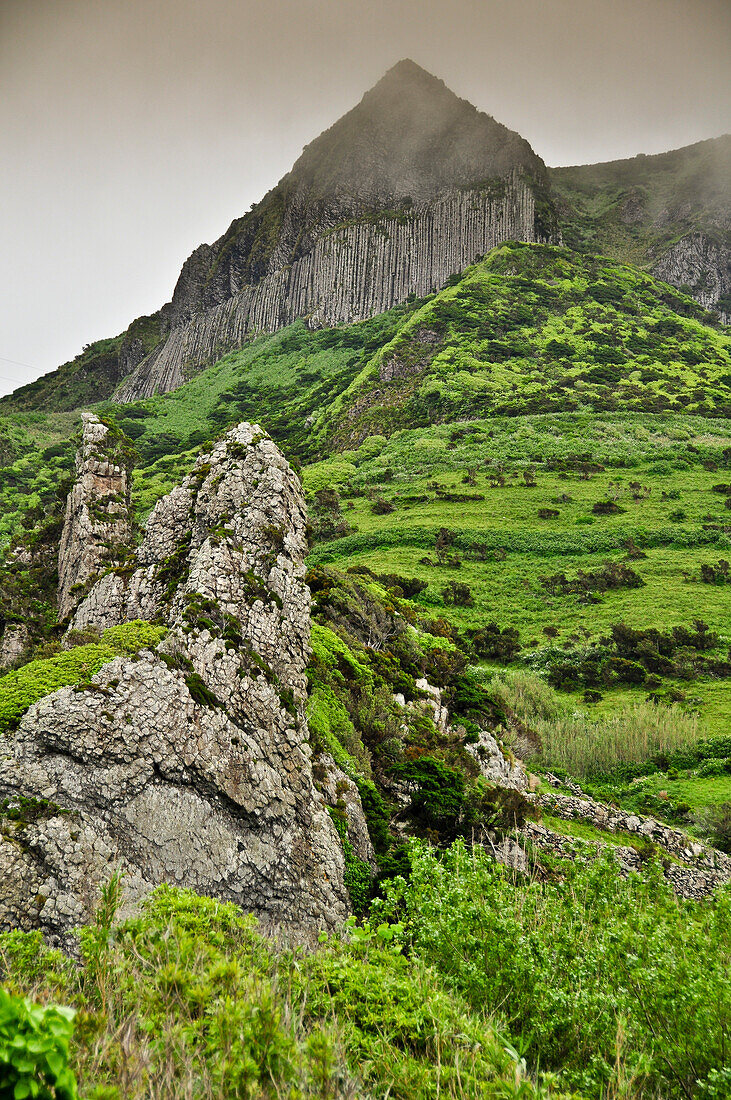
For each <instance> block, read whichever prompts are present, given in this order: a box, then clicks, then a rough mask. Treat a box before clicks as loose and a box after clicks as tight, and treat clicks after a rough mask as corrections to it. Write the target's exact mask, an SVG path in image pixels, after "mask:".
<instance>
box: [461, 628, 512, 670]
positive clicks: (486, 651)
mask: <svg viewBox="0 0 731 1100" xmlns="http://www.w3.org/2000/svg"><path fill="white" fill-rule="evenodd" d="M465 637H466V638H467V639H468V642H469V645H470V646H471V647H472V649H474V651H475V653H476V654H477V656H478V657H482V658H483V660H487V661H490V660H493V661H506V662H508V661H512V660H513V658H514V657H515V656H516V654H517V653H518V652H519V651H520V635H519V633H518V631H517V630H516V629H515V627H512V626H505V627H503V628H502V629H501V628H500V627H499V626H498V624H497V623H496V622H491V623H486V625H485V626H483V627H481V628H480V629H479V630H474V629H473V630H467V631H466V632H465Z"/></svg>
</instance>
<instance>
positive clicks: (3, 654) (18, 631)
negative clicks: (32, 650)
mask: <svg viewBox="0 0 731 1100" xmlns="http://www.w3.org/2000/svg"><path fill="white" fill-rule="evenodd" d="M29 644H30V633H29V631H28V628H27V627H26V626H24V625H23V624H22V623H6V625H5V628H4V630H3V632H2V636H1V637H0V672H2V671H4V670H5V669H7V668H12V667H13V665H15V664H17V663H18V662H19V661H20V659H21V657H22V656H23V654H24V653H25V651H26V650H27V648H28V646H29Z"/></svg>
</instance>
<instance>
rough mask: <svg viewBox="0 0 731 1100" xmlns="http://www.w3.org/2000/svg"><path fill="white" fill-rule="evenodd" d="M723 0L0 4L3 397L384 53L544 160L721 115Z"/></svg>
mask: <svg viewBox="0 0 731 1100" xmlns="http://www.w3.org/2000/svg"><path fill="white" fill-rule="evenodd" d="M730 47H731V4H730V3H729V2H728V0H440V2H435V0H391V2H385V0H357V2H356V0H317V2H308V0H206V2H205V3H202V2H200V0H195V2H194V0H0V126H1V128H2V141H3V148H2V157H0V198H1V199H2V218H1V219H0V291H1V292H2V293H0V392H9V391H10V390H12V389H14V388H15V387H16V386H18V385H21V384H23V383H24V382H27V381H30V380H31V379H32V378H34V377H37V376H38V375H40V374H42V373H45V372H46V371H48V370H51V369H53V368H54V367H56V366H58V365H59V364H60V363H62V362H64V361H65V360H67V359H70V358H72V357H73V356H74V355H75V354H77V353H78V352H79V351H80V350H81V348H82V346H83V345H84V344H86V343H89V342H90V341H92V340H95V339H98V338H100V337H104V336H113V335H116V334H117V333H118V332H121V331H123V330H124V329H125V328H126V327H127V325H128V324H129V322H130V321H131V320H132V319H133V318H135V317H137V316H139V315H140V314H143V313H150V312H153V311H154V310H156V309H157V308H158V307H159V306H160V305H161V304H162V303H163V302H165V301H167V300H169V298H170V296H171V293H172V290H173V286H174V284H175V280H176V278H177V275H178V272H179V270H180V267H181V265H182V263H183V261H184V260H185V258H186V257H187V256H188V255H189V253H190V252H191V251H192V250H193V248H195V247H196V246H197V245H198V244H200V243H201V242H202V241H212V240H214V239H215V238H217V237H218V236H220V234H221V233H222V232H223V231H224V230H225V229H226V227H227V226H228V224H229V223H230V221H231V220H232V219H233V218H235V217H238V216H240V215H241V214H243V213H244V212H245V211H246V210H247V209H248V208H249V207H250V206H251V204H252V203H254V202H256V201H258V200H259V199H260V198H261V197H262V196H263V194H264V193H265V192H266V191H267V190H268V189H269V188H270V187H271V186H273V185H274V184H275V183H276V182H277V180H278V179H279V178H280V177H281V176H282V175H283V174H284V173H285V172H286V171H287V170H288V169H289V168H290V167H291V165H292V163H293V162H294V161H295V160H296V158H297V157H298V156H299V154H300V152H301V150H302V147H303V146H304V145H305V144H307V143H308V142H309V141H311V140H312V139H313V138H314V137H315V136H316V135H317V134H318V133H320V132H321V131H322V130H323V129H325V128H326V127H328V126H329V125H331V123H332V122H334V121H335V119H336V118H338V117H339V116H340V115H342V114H343V113H344V112H345V111H347V110H349V109H350V108H351V107H352V106H353V105H354V104H355V103H357V102H358V101H359V100H360V98H361V96H362V95H363V93H364V92H365V91H366V90H367V89H368V88H369V87H371V86H372V85H373V84H374V83H375V82H376V81H377V80H378V79H379V78H380V77H381V76H382V75H383V73H384V72H385V71H386V69H388V68H389V67H390V66H391V65H393V64H394V62H396V61H397V60H398V59H399V58H401V57H411V58H413V59H414V60H415V61H416V62H418V64H419V65H422V66H423V67H424V68H426V69H428V70H429V71H430V72H432V73H434V74H436V75H437V76H439V77H440V78H441V79H442V80H444V81H445V82H446V83H447V85H448V86H449V87H450V88H452V89H453V90H454V91H455V92H456V93H457V94H458V95H460V96H462V97H464V98H466V99H468V100H470V101H471V102H472V103H474V104H475V105H476V106H477V107H479V108H480V109H481V110H484V111H487V112H488V113H490V114H492V115H493V116H494V117H495V118H496V119H497V120H499V121H500V122H502V123H504V124H505V125H506V126H509V127H510V128H511V129H514V130H517V131H518V132H519V133H520V134H522V135H523V137H525V138H526V139H527V140H528V141H529V142H530V143H531V145H532V146H533V148H534V149H535V150H536V152H537V153H538V154H539V155H540V156H542V157H543V159H544V160H545V161H546V162H547V163H548V164H550V165H560V164H575V163H588V162H593V161H599V160H610V159H614V158H618V157H624V156H632V155H634V154H636V153H638V152H645V153H653V152H660V151H663V150H665V149H670V148H677V147H679V146H682V145H686V144H689V143H691V142H694V141H698V140H700V139H702V138H706V137H713V136H716V135H718V134H720V133H723V132H726V131H728V130H729V129H731V65H729V49H730Z"/></svg>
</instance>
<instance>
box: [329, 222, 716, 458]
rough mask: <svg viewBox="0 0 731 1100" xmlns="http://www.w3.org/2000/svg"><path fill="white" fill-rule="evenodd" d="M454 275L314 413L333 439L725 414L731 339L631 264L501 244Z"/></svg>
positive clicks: (339, 441) (687, 302)
mask: <svg viewBox="0 0 731 1100" xmlns="http://www.w3.org/2000/svg"><path fill="white" fill-rule="evenodd" d="M452 282H453V285H452V286H449V287H447V288H445V289H444V290H443V291H441V292H440V293H439V294H437V295H436V296H435V297H433V298H431V299H429V300H428V301H427V302H426V303H425V304H424V306H423V307H422V308H421V309H419V310H417V311H416V312H414V313H413V314H411V316H410V317H408V319H407V320H406V321H405V322H404V323H403V324H402V326H401V328H400V331H399V332H398V334H397V335H396V336H395V338H394V339H393V340H392V341H391V342H390V343H389V344H387V345H385V346H384V347H383V348H382V349H381V350H380V351H379V352H378V353H377V354H376V355H375V356H374V357H373V360H372V361H371V363H370V364H369V365H368V366H367V367H366V368H365V369H364V371H363V372H362V374H361V375H359V377H358V378H357V379H356V380H355V381H354V382H353V384H352V385H351V386H350V387H349V389H348V390H347V391H346V392H345V393H344V394H343V396H342V397H341V398H338V399H336V401H335V402H333V404H332V406H331V407H330V408H329V409H328V410H327V411H326V412H325V413H324V414H323V415H322V416H321V417H320V418H319V419H318V420H317V422H316V429H320V428H321V429H322V430H323V431H326V432H331V433H332V435H333V439H334V441H335V443H336V445H337V446H338V447H343V446H347V445H348V444H349V443H356V444H357V443H358V442H359V441H360V440H362V439H363V438H364V437H365V436H366V435H369V434H373V433H381V434H384V435H388V434H390V433H391V432H392V431H394V430H395V429H397V428H406V427H415V426H422V425H423V426H427V425H429V424H432V423H434V422H435V421H437V422H439V421H451V420H460V419H465V418H471V417H477V416H486V415H488V414H489V415H505V414H508V415H517V414H521V413H539V412H548V411H550V410H556V411H559V410H560V411H566V410H573V409H576V410H578V409H582V410H595V411H600V410H601V411H607V410H618V409H626V410H637V411H640V410H642V411H647V412H663V411H674V410H681V409H682V410H684V411H686V412H696V413H699V414H702V415H706V416H708V415H711V416H727V415H729V412H731V339H729V337H728V335H726V334H725V333H724V332H723V331H718V329H717V327H713V320H712V318H711V317H710V315H708V314H707V313H706V312H705V311H704V310H703V309H702V307H701V306H699V305H698V303H697V302H695V301H693V300H692V299H690V298H688V297H686V296H684V295H683V294H681V293H679V292H678V291H676V290H674V289H673V288H671V287H669V286H668V285H667V284H663V283H659V282H658V281H657V280H655V279H653V278H651V277H650V276H648V275H643V274H642V273H640V272H639V271H638V270H637V269H636V268H633V267H630V266H628V265H622V264H618V263H616V262H613V261H611V260H607V259H606V258H602V257H595V256H590V257H587V256H581V255H580V254H578V253H575V252H570V251H569V250H567V249H563V248H556V247H552V246H550V245H523V244H508V245H503V246H501V247H498V248H496V249H494V250H493V251H492V252H490V253H489V254H488V256H487V257H486V258H485V260H484V261H483V262H482V263H478V264H476V265H475V266H474V267H471V268H468V269H467V270H466V271H465V272H464V273H463V274H462V276H461V277H460V278H458V279H457V278H455V279H454V280H453V281H452Z"/></svg>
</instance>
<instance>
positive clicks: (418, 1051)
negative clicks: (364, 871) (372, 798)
mask: <svg viewBox="0 0 731 1100" xmlns="http://www.w3.org/2000/svg"><path fill="white" fill-rule="evenodd" d="M102 908H104V906H103V907H102ZM110 916H112V913H111V910H109V909H108V908H106V909H105V911H104V913H103V914H102V916H101V919H98V920H97V922H96V925H95V926H94V927H93V928H91V929H86V930H85V934H84V936H83V939H84V943H85V949H84V951H83V952H82V958H81V960H80V963H79V965H78V966H69V967H68V969H67V970H66V972H65V977H64V981H65V994H64V995H65V997H66V998H67V999H68V1000H70V1001H71V1002H72V1003H74V1004H78V1005H79V1006H80V1007H82V1006H83V1007H84V1008H85V1009H86V1011H85V1012H84V1026H83V1027H79V1028H78V1034H77V1035H76V1036H75V1038H74V1042H73V1057H74V1066H75V1069H76V1075H77V1078H78V1082H79V1088H80V1091H81V1093H82V1095H84V1096H90V1097H92V1096H97V1097H116V1096H117V1095H122V1090H123V1089H126V1087H127V1086H129V1085H131V1088H130V1091H125V1092H124V1095H129V1096H135V1097H138V1096H139V1097H142V1096H145V1097H146V1096H160V1097H163V1096H164V1097H173V1096H174V1097H179V1096H191V1097H193V1096H195V1097H206V1096H208V1097H213V1096H215V1097H231V1098H232V1100H234V1098H236V1100H271V1098H273V1097H277V1096H281V1097H285V1096H286V1097H292V1098H295V1097H297V1098H301V1100H307V1098H312V1100H315V1098H319V1100H325V1098H329V1100H335V1098H336V1097H342V1098H345V1097H356V1096H358V1097H360V1096H363V1097H366V1096H368V1097H371V1096H372V1097H377V1096H378V1097H385V1096H390V1097H393V1098H394V1100H439V1097H447V1096H454V1097H458V1098H460V1097H461V1098H464V1100H467V1098H470V1100H477V1098H478V1097H480V1098H481V1097H487V1096H494V1097H495V1098H496V1100H509V1098H511V1100H518V1098H520V1100H549V1098H553V1100H560V1096H561V1094H560V1093H558V1092H556V1091H555V1090H554V1089H553V1088H552V1087H551V1086H550V1084H546V1086H543V1085H542V1084H540V1083H536V1082H535V1081H534V1080H532V1079H531V1077H530V1075H529V1074H528V1073H527V1071H526V1067H525V1064H524V1063H523V1062H522V1061H521V1058H520V1056H519V1055H518V1054H517V1053H516V1052H515V1050H514V1049H513V1046H512V1044H511V1043H510V1041H509V1038H508V1036H506V1035H505V1034H503V1033H502V1032H501V1030H500V1029H499V1028H498V1027H497V1026H496V1025H494V1024H493V1023H492V1021H491V1020H490V1019H488V1018H486V1017H485V1015H484V1013H482V1012H481V1011H479V1012H473V1011H470V1009H469V1008H468V1006H467V1005H466V1004H465V1002H464V1000H463V999H462V998H461V997H460V996H459V995H455V994H454V993H453V992H451V991H450V990H449V989H447V988H442V987H441V986H440V982H439V978H438V975H437V974H436V972H435V971H433V970H432V969H430V968H429V967H426V966H424V965H423V964H422V963H421V961H420V960H419V959H418V958H414V957H407V956H406V955H405V954H404V953H403V952H402V938H401V935H400V929H399V927H398V926H397V925H396V926H393V925H386V924H383V925H381V926H377V927H375V928H374V929H373V930H372V931H371V930H370V929H369V928H358V927H356V926H355V924H354V923H353V922H350V923H349V925H348V927H347V928H346V929H344V930H343V931H344V933H345V934H344V936H343V937H342V938H340V937H339V936H333V937H332V938H328V937H327V936H326V935H324V934H323V935H322V936H321V941H322V942H321V943H320V945H319V947H318V948H317V949H316V950H313V951H307V952H303V951H302V950H296V951H289V950H286V949H283V948H282V947H277V945H276V944H275V943H274V942H273V941H272V940H267V939H264V938H263V937H261V936H260V935H258V934H257V932H256V931H255V922H254V919H253V918H252V917H250V916H246V915H244V914H243V913H242V912H241V910H240V909H238V908H237V907H236V906H234V905H230V904H222V903H220V902H217V901H215V900H213V899H212V898H202V897H196V895H195V894H192V893H190V892H188V891H183V890H176V889H172V888H170V887H165V886H163V887H160V888H159V889H157V890H156V891H155V892H154V893H153V894H152V895H151V896H150V897H149V898H148V899H147V901H146V902H145V903H144V906H143V909H142V911H141V912H140V913H139V914H138V916H136V917H135V918H134V919H132V920H128V921H126V922H125V923H124V924H122V925H121V926H117V927H114V928H113V929H111V931H110V928H111V925H110V921H109V918H110ZM22 935H23V934H22V933H11V934H7V933H0V977H2V979H3V980H5V981H9V982H12V983H14V984H15V985H16V986H22V985H24V984H26V983H27V982H28V981H29V980H30V981H32V982H33V983H34V984H35V985H36V986H38V985H39V984H40V985H42V983H43V975H42V974H41V976H40V980H39V978H38V977H37V975H38V966H37V963H36V962H33V961H32V960H31V963H30V966H31V970H32V974H33V977H30V978H29V977H28V975H27V974H26V970H25V966H26V963H27V962H28V960H29V959H30V957H31V952H23V951H22V950H20V948H19V947H18V943H17V940H18V938H19V937H22ZM9 936H12V938H13V950H12V952H11V954H12V958H11V959H8V957H7V956H8V952H7V951H6V945H7V941H8V938H9ZM28 938H29V940H30V941H31V942H33V944H34V946H37V945H36V944H35V941H34V940H33V937H32V935H31V936H30V937H28ZM90 945H91V948H92V949H89V947H90ZM37 953H38V954H40V955H41V957H42V958H44V959H45V958H48V957H49V956H52V955H53V953H52V952H49V951H48V949H47V948H44V947H43V946H42V945H41V946H40V948H39V950H38V952H37ZM90 1005H91V1006H98V1007H97V1008H96V1010H95V1011H90V1009H89V1006H90ZM120 1037H121V1041H120ZM122 1044H123V1045H122ZM125 1073H127V1074H128V1076H127V1077H124V1074H125ZM0 1095H2V1093H0ZM29 1095H30V1094H29ZM48 1095H49V1097H50V1096H51V1095H52V1094H48ZM71 1095H73V1094H71ZM7 1096H8V1100H11V1097H12V1090H11V1091H10V1092H8V1093H7ZM63 1100H69V1097H64V1098H63ZM566 1100H568V1098H566Z"/></svg>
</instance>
